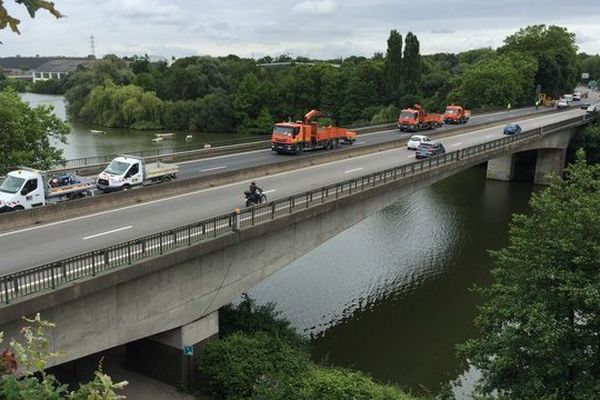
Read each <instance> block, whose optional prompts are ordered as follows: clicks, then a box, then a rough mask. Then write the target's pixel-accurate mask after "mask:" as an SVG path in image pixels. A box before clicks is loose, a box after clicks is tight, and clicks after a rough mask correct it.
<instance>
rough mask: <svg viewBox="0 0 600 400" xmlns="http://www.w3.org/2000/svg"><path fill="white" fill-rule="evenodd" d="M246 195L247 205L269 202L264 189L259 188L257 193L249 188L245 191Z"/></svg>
mask: <svg viewBox="0 0 600 400" xmlns="http://www.w3.org/2000/svg"><path fill="white" fill-rule="evenodd" d="M244 196H245V197H246V207H250V206H251V205H253V204H261V203H266V202H267V195H265V194H264V193H263V192H262V190H257V192H256V193H255V194H252V192H250V191H249V190H246V191H245V192H244Z"/></svg>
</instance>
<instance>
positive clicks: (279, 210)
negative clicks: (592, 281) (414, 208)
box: [0, 115, 595, 304]
mask: <svg viewBox="0 0 600 400" xmlns="http://www.w3.org/2000/svg"><path fill="white" fill-rule="evenodd" d="M594 117H595V116H593V115H591V116H590V115H586V116H584V117H583V118H582V117H577V118H571V119H568V120H565V121H561V122H557V123H555V124H551V125H548V126H547V127H543V128H536V129H532V130H528V131H525V132H523V133H521V134H518V135H511V136H505V137H503V138H500V139H497V140H493V141H490V142H485V143H481V144H477V145H474V146H470V147H466V148H463V149H461V150H457V151H453V152H450V153H446V154H443V155H440V156H436V157H430V158H426V159H423V160H418V161H415V162H411V163H408V164H403V165H400V166H397V167H394V168H389V169H386V170H382V171H377V172H373V173H370V174H368V175H364V176H361V177H358V178H353V179H349V180H345V181H343V182H338V183H335V184H331V185H327V186H324V187H321V188H319V189H314V190H310V191H307V192H303V193H300V194H296V195H292V196H289V197H286V198H283V199H279V200H275V201H271V202H268V203H265V204H259V205H257V206H254V207H250V208H244V209H241V210H236V211H234V212H231V213H227V214H223V215H219V216H216V217H213V218H209V219H205V220H202V221H197V222H193V223H191V224H187V225H184V226H180V227H177V228H172V229H169V230H166V231H163V232H158V233H154V234H151V235H146V236H143V237H140V238H137V239H134V240H130V241H127V242H125V243H120V244H116V245H113V246H110V247H106V248H103V249H99V250H94V251H91V252H87V253H84V254H80V255H76V256H73V257H69V258H65V259H63V260H60V261H55V262H51V263H48V264H44V265H40V266H38V267H34V268H31V269H27V270H23V271H19V272H15V273H11V274H8V275H4V276H1V277H0V302H4V303H7V304H8V303H9V302H10V301H12V300H14V299H17V298H21V297H24V296H27V295H30V294H32V293H35V292H38V291H41V290H48V289H54V288H56V287H58V286H60V285H63V284H65V283H68V282H71V281H74V280H78V279H82V278H90V277H94V276H95V275H96V274H98V273H101V272H103V271H106V270H110V269H113V268H118V267H125V266H127V265H130V264H132V263H133V262H135V261H138V260H141V259H145V258H148V257H152V256H157V255H162V254H163V253H164V252H168V251H172V250H175V249H178V248H182V247H186V246H191V245H193V244H197V243H199V242H202V241H205V240H210V239H214V238H217V237H219V236H223V235H226V234H229V233H232V232H235V231H237V230H239V229H243V228H246V227H250V226H253V225H257V224H261V223H265V222H267V221H271V220H273V219H276V218H279V217H282V216H285V215H289V214H293V213H294V212H298V211H300V210H302V209H306V208H310V207H312V206H316V205H318V204H321V203H324V202H327V201H334V200H336V199H339V198H341V197H345V196H351V195H352V194H354V193H357V192H362V191H365V190H369V189H370V188H373V187H376V186H379V185H384V184H386V183H388V182H392V181H398V180H402V179H405V178H407V177H411V176H416V175H420V174H422V173H424V172H426V171H430V170H432V169H436V168H439V167H443V166H445V165H449V164H453V163H456V162H458V161H459V160H465V159H467V160H468V159H469V158H472V157H475V156H478V155H481V154H483V153H486V152H488V151H491V150H497V149H500V148H503V147H505V146H508V145H510V144H512V143H515V142H520V141H524V140H528V139H530V138H532V137H535V136H540V135H545V134H548V133H551V132H554V131H556V130H559V129H562V128H565V127H568V126H576V125H579V124H581V123H582V122H584V121H587V120H589V119H591V118H594Z"/></svg>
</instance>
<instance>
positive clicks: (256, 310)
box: [219, 294, 308, 350]
mask: <svg viewBox="0 0 600 400" xmlns="http://www.w3.org/2000/svg"><path fill="white" fill-rule="evenodd" d="M219 330H220V334H221V337H222V338H226V337H227V336H229V335H231V334H233V333H235V332H243V333H249V334H253V333H257V332H264V333H267V334H269V335H270V336H273V337H276V338H279V339H281V340H283V341H284V342H286V343H288V344H289V345H290V346H292V347H294V348H296V349H300V350H306V349H307V345H308V344H307V342H306V340H305V339H304V338H302V336H300V335H299V334H298V333H297V332H296V331H295V330H294V328H292V327H291V326H290V322H289V321H288V320H286V319H284V318H282V317H281V314H280V313H279V312H278V311H276V310H275V304H273V303H267V304H264V305H257V304H256V301H255V300H254V299H252V298H251V297H249V296H248V295H247V294H243V295H242V301H241V302H240V303H239V304H238V305H237V306H233V305H227V306H225V307H223V308H222V309H221V310H220V311H219Z"/></svg>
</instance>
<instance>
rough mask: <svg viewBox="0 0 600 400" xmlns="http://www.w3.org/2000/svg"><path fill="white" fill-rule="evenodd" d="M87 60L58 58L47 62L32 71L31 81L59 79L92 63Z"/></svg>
mask: <svg viewBox="0 0 600 400" xmlns="http://www.w3.org/2000/svg"><path fill="white" fill-rule="evenodd" d="M93 62H94V60H90V59H89V58H60V59H55V60H51V61H48V62H46V63H44V64H42V65H40V66H38V67H37V68H35V70H34V71H33V72H34V74H33V81H34V82H37V81H47V80H48V79H61V78H63V77H64V76H65V75H67V74H70V73H71V72H73V71H75V70H76V69H77V67H79V66H80V65H85V64H89V63H93Z"/></svg>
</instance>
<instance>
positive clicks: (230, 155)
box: [177, 149, 272, 165]
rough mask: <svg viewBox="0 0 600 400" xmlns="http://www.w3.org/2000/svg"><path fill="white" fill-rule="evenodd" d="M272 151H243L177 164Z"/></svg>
mask: <svg viewBox="0 0 600 400" xmlns="http://www.w3.org/2000/svg"><path fill="white" fill-rule="evenodd" d="M270 151H272V150H271V149H261V150H250V151H243V152H241V153H233V154H224V155H222V156H214V157H207V158H199V159H197V160H189V161H180V162H178V163H177V164H178V165H186V164H194V163H201V162H204V161H210V160H218V159H220V158H227V157H233V156H238V155H240V154H244V155H246V154H253V153H267V152H270Z"/></svg>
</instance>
